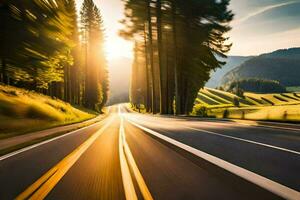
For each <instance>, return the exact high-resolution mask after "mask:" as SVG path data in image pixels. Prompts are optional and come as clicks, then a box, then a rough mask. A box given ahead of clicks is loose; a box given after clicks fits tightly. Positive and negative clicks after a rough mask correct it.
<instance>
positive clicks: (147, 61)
mask: <svg viewBox="0 0 300 200" xmlns="http://www.w3.org/2000/svg"><path fill="white" fill-rule="evenodd" d="M144 45H145V66H146V88H145V89H146V103H145V104H146V105H145V107H146V110H147V112H149V111H150V110H151V109H150V107H151V105H150V102H151V99H150V98H151V91H150V84H151V83H150V77H149V60H148V50H147V48H148V43H147V32H146V25H145V28H144Z"/></svg>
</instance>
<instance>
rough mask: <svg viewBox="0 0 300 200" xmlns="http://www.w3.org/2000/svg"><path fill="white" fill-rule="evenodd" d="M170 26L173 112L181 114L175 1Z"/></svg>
mask: <svg viewBox="0 0 300 200" xmlns="http://www.w3.org/2000/svg"><path fill="white" fill-rule="evenodd" d="M172 27H173V45H174V80H175V114H176V115H179V114H182V111H181V95H180V84H179V82H180V81H179V76H180V69H179V64H178V52H177V48H178V47H177V25H176V3H175V1H174V0H173V1H172Z"/></svg>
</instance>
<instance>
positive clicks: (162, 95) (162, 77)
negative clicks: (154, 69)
mask: <svg viewBox="0 0 300 200" xmlns="http://www.w3.org/2000/svg"><path fill="white" fill-rule="evenodd" d="M156 17H157V22H156V28H157V47H158V64H159V76H158V77H159V81H158V82H159V100H160V102H159V105H160V113H161V114H167V105H166V103H167V102H166V98H167V91H166V79H167V77H166V67H165V63H164V61H163V56H164V54H163V53H164V52H163V38H162V36H163V35H162V14H161V0H157V1H156Z"/></svg>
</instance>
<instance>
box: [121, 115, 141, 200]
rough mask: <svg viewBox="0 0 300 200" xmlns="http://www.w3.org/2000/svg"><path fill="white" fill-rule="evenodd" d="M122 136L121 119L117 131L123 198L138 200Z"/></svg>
mask: <svg viewBox="0 0 300 200" xmlns="http://www.w3.org/2000/svg"><path fill="white" fill-rule="evenodd" d="M123 135H124V127H123V118H121V124H120V129H119V156H120V164H121V174H122V180H123V186H124V191H125V197H126V199H127V200H137V199H138V198H137V195H136V192H135V189H134V185H133V182H132V178H131V175H130V171H129V167H128V164H127V161H126V158H125V154H124V149H123Z"/></svg>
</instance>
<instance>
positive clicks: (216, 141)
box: [0, 105, 300, 200]
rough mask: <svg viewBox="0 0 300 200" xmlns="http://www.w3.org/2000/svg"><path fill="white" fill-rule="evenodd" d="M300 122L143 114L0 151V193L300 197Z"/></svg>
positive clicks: (106, 198)
mask: <svg viewBox="0 0 300 200" xmlns="http://www.w3.org/2000/svg"><path fill="white" fill-rule="evenodd" d="M299 191H300V127H299V126H297V125H294V126H287V125H282V126H280V125H279V126H273V125H272V124H270V125H257V124H256V123H255V122H252V123H244V122H236V121H224V120H213V119H195V118H188V117H170V116H159V115H157V116H156V115H146V114H144V115H143V114H138V113H133V112H130V111H129V110H128V109H127V108H126V107H125V106H124V105H119V106H112V107H110V112H109V114H108V116H107V117H106V118H105V119H103V120H102V121H101V122H98V123H96V124H93V125H91V126H88V127H85V128H82V129H79V130H77V131H73V132H70V133H68V134H65V135H63V136H59V137H56V138H53V139H50V140H47V141H44V142H42V143H39V144H35V145H32V146H29V147H26V148H24V149H21V150H18V151H16V152H12V153H10V154H7V155H5V156H2V157H0V199H1V200H6V199H8V200H9V199H54V200H56V199H79V200H81V199H103V200H110V199H112V200H122V199H127V200H131V199H132V200H134V199H162V200H173V199H174V200H176V199H183V200H188V199H204V200H206V199H212V200H215V199H216V200H219V199H222V200H223V199H229V200H235V199H238V200H240V199H251V200H253V199H262V200H267V199H272V200H273V199H295V200H296V199H300V192H299Z"/></svg>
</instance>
